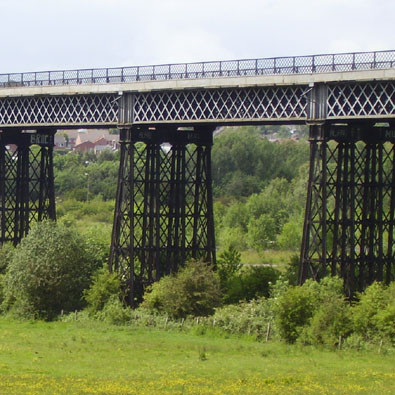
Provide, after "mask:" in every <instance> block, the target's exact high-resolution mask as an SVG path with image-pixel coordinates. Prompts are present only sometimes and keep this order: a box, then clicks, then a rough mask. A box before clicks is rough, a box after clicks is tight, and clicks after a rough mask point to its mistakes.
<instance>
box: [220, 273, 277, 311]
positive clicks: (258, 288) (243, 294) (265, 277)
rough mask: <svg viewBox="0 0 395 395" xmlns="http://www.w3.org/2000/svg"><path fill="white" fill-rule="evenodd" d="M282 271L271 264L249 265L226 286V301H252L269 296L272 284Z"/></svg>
mask: <svg viewBox="0 0 395 395" xmlns="http://www.w3.org/2000/svg"><path fill="white" fill-rule="evenodd" d="M279 275H280V272H279V271H278V270H276V269H274V268H272V267H270V266H249V267H247V268H245V269H244V270H242V271H241V272H240V274H239V275H235V276H233V277H231V278H230V279H229V280H228V281H227V282H226V283H225V286H224V303H226V304H229V303H237V302H239V301H240V300H246V301H250V300H252V299H256V298H259V297H269V294H270V286H271V284H274V283H275V282H276V281H277V279H278V277H279Z"/></svg>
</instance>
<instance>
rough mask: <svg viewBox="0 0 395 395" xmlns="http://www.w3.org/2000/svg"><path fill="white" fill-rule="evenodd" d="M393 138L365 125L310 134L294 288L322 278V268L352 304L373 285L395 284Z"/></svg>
mask: <svg viewBox="0 0 395 395" xmlns="http://www.w3.org/2000/svg"><path fill="white" fill-rule="evenodd" d="M392 136H393V133H390V131H389V129H388V128H385V127H373V126H372V125H371V124H370V123H366V124H350V125H343V126H340V125H339V126H337V125H327V126H317V125H313V126H311V127H310V144H311V147H310V175H309V181H308V193H307V202H306V213H305V223H304V231H303V240H302V249H301V260H300V271H299V282H300V283H303V281H305V280H306V279H307V278H309V277H311V278H313V279H316V280H319V279H321V278H322V277H323V276H325V274H326V269H327V266H328V269H329V268H330V273H331V275H340V276H341V277H342V278H343V280H344V287H345V291H346V293H347V295H348V296H349V297H351V298H352V297H353V296H354V294H355V292H356V291H362V290H363V289H364V288H365V287H366V286H368V285H369V284H371V283H372V282H373V281H382V280H385V281H386V282H387V283H388V282H389V281H390V280H391V279H393V278H394V261H393V259H392V257H393V252H392V251H393V247H394V246H393V242H394V237H393V230H394V207H395V197H394V192H395V185H394V182H395V169H394V166H395V163H394V159H395V154H394V143H395V137H392ZM389 146H390V148H388V147H389Z"/></svg>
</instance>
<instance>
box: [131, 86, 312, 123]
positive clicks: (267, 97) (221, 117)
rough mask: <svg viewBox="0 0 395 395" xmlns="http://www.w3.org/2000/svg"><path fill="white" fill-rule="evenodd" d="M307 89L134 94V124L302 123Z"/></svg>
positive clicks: (305, 114)
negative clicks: (208, 122)
mask: <svg viewBox="0 0 395 395" xmlns="http://www.w3.org/2000/svg"><path fill="white" fill-rule="evenodd" d="M305 91H306V87H301V86H292V87H266V88H263V87H262V88H243V89H242V88H236V89H210V90H195V91H191V90H186V91H167V92H150V93H140V94H136V96H135V98H134V105H133V122H134V123H146V122H171V121H214V122H215V121H218V122H220V121H248V120H253V121H259V120H285V121H287V120H292V119H294V120H296V119H297V120H301V119H306V117H307V98H306V94H305Z"/></svg>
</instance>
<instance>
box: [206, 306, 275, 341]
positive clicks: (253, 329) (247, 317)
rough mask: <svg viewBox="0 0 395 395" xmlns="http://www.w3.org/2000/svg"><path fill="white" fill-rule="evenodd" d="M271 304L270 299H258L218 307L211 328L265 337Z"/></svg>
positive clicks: (271, 312) (269, 321)
mask: <svg viewBox="0 0 395 395" xmlns="http://www.w3.org/2000/svg"><path fill="white" fill-rule="evenodd" d="M271 302H272V301H271V300H270V299H266V298H259V299H254V300H252V301H250V302H241V303H239V304H237V305H227V306H224V307H220V308H218V309H216V310H215V314H214V315H213V317H212V320H213V321H212V326H215V327H216V328H220V329H222V330H224V331H226V332H229V333H235V334H246V335H255V336H256V337H257V338H262V337H263V336H267V335H268V332H267V331H268V325H271V322H272V320H273V311H272V303H271ZM269 330H271V327H269Z"/></svg>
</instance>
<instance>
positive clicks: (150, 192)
mask: <svg viewBox="0 0 395 395" xmlns="http://www.w3.org/2000/svg"><path fill="white" fill-rule="evenodd" d="M154 129H155V130H154ZM212 131H213V128H207V127H200V128H195V129H193V128H187V130H182V128H181V130H179V129H177V127H159V128H143V127H133V128H130V129H124V130H122V131H121V163H120V170H119V178H118V191H117V200H116V208H115V216H114V227H113V235H112V246H111V257H110V269H111V270H115V271H118V272H120V274H121V276H122V279H123V280H124V282H125V285H126V287H127V289H128V291H129V302H130V304H131V305H136V303H138V302H139V301H141V298H142V295H143V293H144V290H145V288H146V287H147V286H148V285H150V284H152V283H153V282H154V281H157V280H159V279H160V278H161V277H162V276H164V275H167V274H170V273H174V272H176V271H177V270H178V269H179V267H180V266H182V265H183V264H184V263H185V261H187V260H188V259H191V258H196V259H198V258H203V259H204V260H205V261H208V262H212V263H214V262H215V250H214V223H213V203H212V191H211V145H212Z"/></svg>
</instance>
